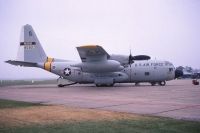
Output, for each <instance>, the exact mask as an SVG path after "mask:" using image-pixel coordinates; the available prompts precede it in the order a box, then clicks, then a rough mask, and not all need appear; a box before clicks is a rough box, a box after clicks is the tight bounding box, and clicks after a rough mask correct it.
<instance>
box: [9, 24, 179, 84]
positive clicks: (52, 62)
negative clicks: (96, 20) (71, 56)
mask: <svg viewBox="0 0 200 133" xmlns="http://www.w3.org/2000/svg"><path fill="white" fill-rule="evenodd" d="M77 50H78V53H79V55H80V58H81V61H82V62H74V61H68V60H62V59H56V58H51V57H48V56H47V55H46V53H45V52H44V50H43V48H42V46H41V44H40V42H39V40H38V38H37V36H36V34H35V32H34V30H33V28H32V26H30V25H25V26H23V27H22V30H21V36H20V46H19V49H18V54H17V59H16V60H8V61H6V62H7V63H10V64H12V65H19V66H25V67H39V68H42V69H44V70H47V71H49V72H52V73H54V74H56V75H59V76H60V77H59V78H58V86H59V87H63V86H65V85H70V84H65V81H66V80H69V81H71V84H75V83H80V84H84V83H94V84H95V85H96V86H113V85H114V84H115V83H140V82H149V83H151V85H155V84H156V83H158V84H159V85H162V86H163V85H165V84H166V81H168V80H173V79H174V78H177V77H179V76H181V75H182V71H180V70H175V67H174V66H173V64H172V63H170V62H168V61H158V60H150V57H149V56H147V55H138V56H132V55H131V54H130V55H129V56H126V55H109V54H108V53H107V52H106V51H105V50H104V49H103V48H102V47H101V46H98V45H87V46H80V47H77Z"/></svg>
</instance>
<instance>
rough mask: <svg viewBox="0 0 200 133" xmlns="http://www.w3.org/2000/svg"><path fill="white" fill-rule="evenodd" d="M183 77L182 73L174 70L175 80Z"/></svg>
mask: <svg viewBox="0 0 200 133" xmlns="http://www.w3.org/2000/svg"><path fill="white" fill-rule="evenodd" d="M181 76H183V71H182V70H180V69H176V70H175V79H176V78H179V77H181Z"/></svg>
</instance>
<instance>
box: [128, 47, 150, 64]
mask: <svg viewBox="0 0 200 133" xmlns="http://www.w3.org/2000/svg"><path fill="white" fill-rule="evenodd" d="M149 59H151V57H150V56H148V55H136V56H132V53H131V49H130V55H129V59H128V63H129V64H130V65H131V64H132V63H133V61H134V60H149Z"/></svg>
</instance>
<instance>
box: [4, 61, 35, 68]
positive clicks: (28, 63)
mask: <svg viewBox="0 0 200 133" xmlns="http://www.w3.org/2000/svg"><path fill="white" fill-rule="evenodd" d="M5 62H6V63H9V64H11V65H16V66H26V67H36V66H37V63H30V62H24V61H15V60H8V61H5Z"/></svg>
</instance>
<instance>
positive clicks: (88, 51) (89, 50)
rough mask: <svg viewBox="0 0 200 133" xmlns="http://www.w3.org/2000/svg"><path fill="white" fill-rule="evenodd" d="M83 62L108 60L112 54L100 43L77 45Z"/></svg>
mask: <svg viewBox="0 0 200 133" xmlns="http://www.w3.org/2000/svg"><path fill="white" fill-rule="evenodd" d="M77 50H78V53H79V55H80V58H81V61H82V62H93V61H95V62H96V61H103V60H107V59H108V58H109V57H110V55H109V54H108V53H107V52H106V51H105V50H104V49H103V48H102V47H101V46H98V45H86V46H80V47H77Z"/></svg>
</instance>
